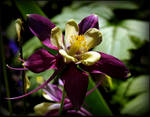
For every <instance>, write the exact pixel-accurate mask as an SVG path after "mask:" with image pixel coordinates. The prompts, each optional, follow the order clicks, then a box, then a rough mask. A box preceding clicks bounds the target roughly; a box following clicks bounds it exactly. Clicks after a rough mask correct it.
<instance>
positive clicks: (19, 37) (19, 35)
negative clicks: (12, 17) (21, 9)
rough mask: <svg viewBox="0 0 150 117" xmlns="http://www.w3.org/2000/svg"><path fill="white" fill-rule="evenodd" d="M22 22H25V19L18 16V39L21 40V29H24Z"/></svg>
mask: <svg viewBox="0 0 150 117" xmlns="http://www.w3.org/2000/svg"><path fill="white" fill-rule="evenodd" d="M22 24H23V21H22V20H21V19H20V18H18V19H17V20H16V32H17V36H18V41H20V39H21V31H22V30H24V28H23V26H22Z"/></svg>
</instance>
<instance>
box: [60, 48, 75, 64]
mask: <svg viewBox="0 0 150 117" xmlns="http://www.w3.org/2000/svg"><path fill="white" fill-rule="evenodd" d="M59 53H60V54H61V55H62V56H63V57H64V62H66V63H68V62H70V61H73V62H77V61H78V60H77V59H76V58H74V57H72V56H70V55H68V54H67V52H66V51H65V50H63V49H60V50H59Z"/></svg>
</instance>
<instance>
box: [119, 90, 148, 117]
mask: <svg viewBox="0 0 150 117" xmlns="http://www.w3.org/2000/svg"><path fill="white" fill-rule="evenodd" d="M148 112H149V93H148V92H147V93H142V94H140V95H138V96H137V97H136V98H134V99H132V100H131V101H129V102H128V103H126V105H125V107H124V108H123V109H122V110H121V114H126V115H134V116H140V115H145V114H146V113H147V114H148Z"/></svg>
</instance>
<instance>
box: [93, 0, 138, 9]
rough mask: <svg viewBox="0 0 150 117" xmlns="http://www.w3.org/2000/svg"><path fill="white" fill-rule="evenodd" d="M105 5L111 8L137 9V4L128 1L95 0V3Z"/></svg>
mask: <svg viewBox="0 0 150 117" xmlns="http://www.w3.org/2000/svg"><path fill="white" fill-rule="evenodd" d="M98 3H99V4H100V5H105V6H107V7H109V8H111V9H130V10H134V9H138V6H137V5H136V4H135V3H133V2H130V1H99V2H95V4H98Z"/></svg>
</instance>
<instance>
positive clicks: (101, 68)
mask: <svg viewBox="0 0 150 117" xmlns="http://www.w3.org/2000/svg"><path fill="white" fill-rule="evenodd" d="M28 23H29V28H30V30H31V32H32V33H33V34H34V35H35V36H37V37H38V38H39V39H40V40H41V41H42V42H43V44H45V45H46V46H48V47H49V48H51V49H56V50H58V54H57V55H56V56H54V55H52V54H50V53H49V52H48V51H47V50H45V49H40V50H38V51H36V52H35V53H34V54H33V55H31V56H30V57H29V58H28V59H27V60H26V61H25V63H24V66H25V67H26V68H27V69H29V70H31V71H33V72H36V73H38V72H42V71H44V70H47V69H56V71H55V73H54V74H53V75H52V76H51V78H50V79H48V80H47V81H46V82H45V83H44V84H42V85H41V86H40V87H38V88H37V89H35V90H33V91H32V92H29V93H28V94H25V95H24V96H26V95H29V94H31V93H33V92H35V91H37V90H39V89H40V88H44V86H46V85H47V83H48V82H49V81H50V80H52V79H53V78H55V76H56V74H57V73H58V72H59V71H62V67H63V66H64V64H65V65H66V66H67V68H66V69H65V70H64V71H63V72H62V74H61V76H60V77H61V79H62V80H63V82H64V87H65V90H66V93H67V96H68V98H69V99H70V101H71V103H72V105H73V106H74V107H77V108H80V107H81V105H82V104H83V100H84V98H85V95H86V92H87V88H88V74H87V73H85V71H87V72H89V73H91V74H104V75H109V76H111V77H113V78H120V79H123V78H127V77H128V74H129V70H128V69H127V68H126V66H125V65H124V64H123V62H121V61H120V60H118V59H117V58H115V57H113V56H110V55H108V54H104V53H101V52H95V51H89V50H91V49H92V48H94V47H95V46H97V45H98V44H100V43H101V41H102V34H101V32H100V31H99V30H98V29H99V26H98V17H97V16H96V15H94V14H92V15H90V16H88V17H86V18H84V19H83V20H82V21H81V22H80V23H79V24H77V23H76V22H75V21H74V20H73V19H71V20H69V21H68V22H67V23H66V26H65V37H63V34H62V31H61V29H60V28H59V27H55V25H54V24H53V23H51V22H50V21H49V20H48V19H47V18H45V17H43V16H40V15H37V14H30V15H28ZM77 66H78V67H80V69H79V68H78V67H77ZM81 68H82V69H83V70H81ZM21 97H23V96H20V97H16V98H17V99H18V98H21ZM16 98H11V99H16ZM72 112H73V111H72Z"/></svg>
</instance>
